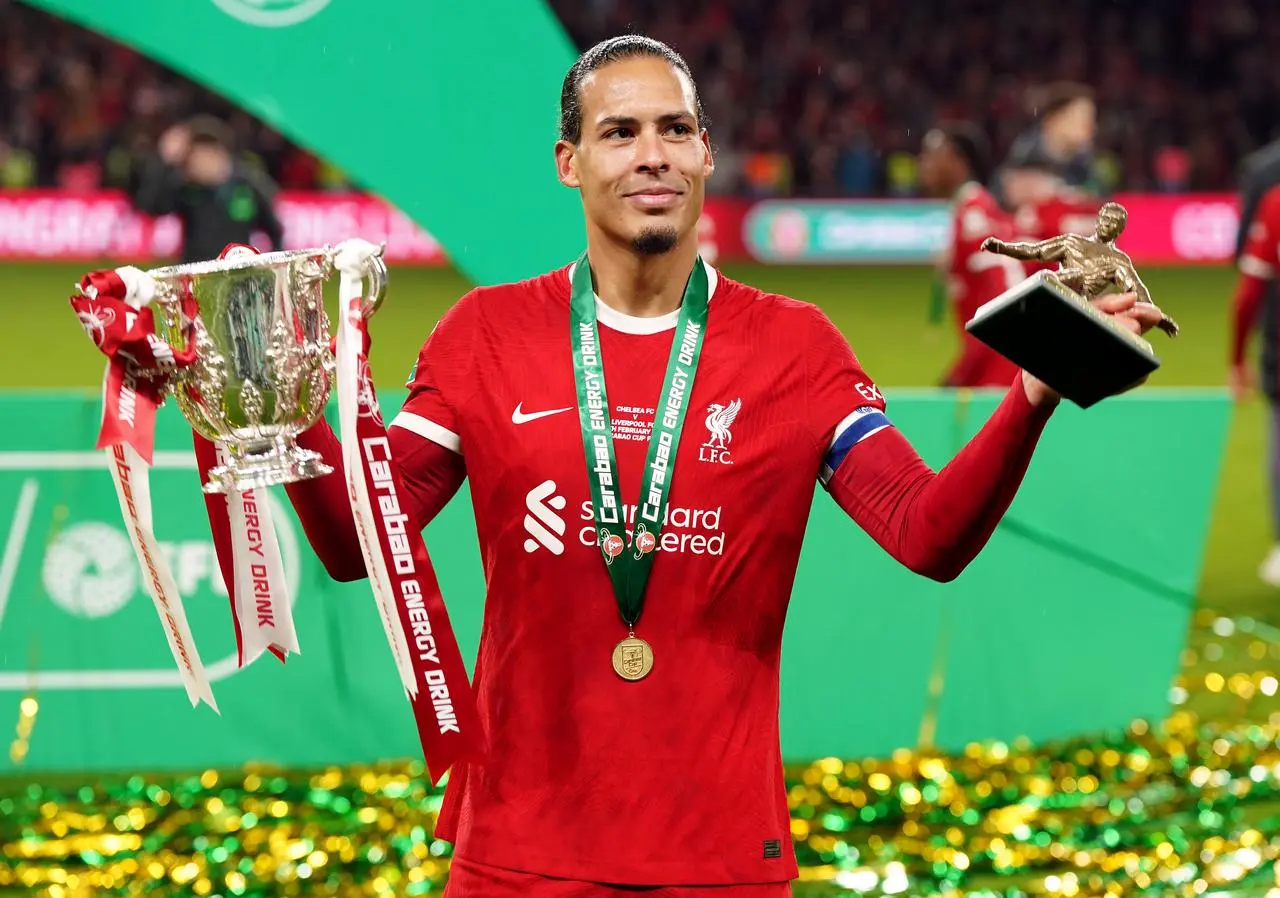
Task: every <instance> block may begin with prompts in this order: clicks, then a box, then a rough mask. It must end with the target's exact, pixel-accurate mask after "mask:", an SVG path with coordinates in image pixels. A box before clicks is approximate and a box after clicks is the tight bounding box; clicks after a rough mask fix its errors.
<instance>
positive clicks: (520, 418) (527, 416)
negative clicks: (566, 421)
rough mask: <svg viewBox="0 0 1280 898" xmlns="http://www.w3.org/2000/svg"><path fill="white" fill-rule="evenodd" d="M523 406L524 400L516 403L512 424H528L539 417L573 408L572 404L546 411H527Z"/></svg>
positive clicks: (512, 414)
mask: <svg viewBox="0 0 1280 898" xmlns="http://www.w3.org/2000/svg"><path fill="white" fill-rule="evenodd" d="M523 407H524V403H523V402H521V403H518V404H517V405H516V410H515V411H514V412H512V413H511V423H512V424H528V423H529V422H530V421H537V420H538V419H539V418H547V417H550V416H551V415H558V414H560V413H561V412H567V411H569V410H570V409H571V408H572V406H570V407H569V408H552V409H547V410H546V411H545V412H525V411H524V410H523Z"/></svg>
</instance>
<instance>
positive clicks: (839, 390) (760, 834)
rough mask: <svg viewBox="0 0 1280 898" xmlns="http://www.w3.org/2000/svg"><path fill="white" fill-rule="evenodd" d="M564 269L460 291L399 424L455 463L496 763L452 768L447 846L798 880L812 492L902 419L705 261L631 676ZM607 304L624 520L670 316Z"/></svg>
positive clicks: (837, 337) (441, 825) (793, 318)
mask: <svg viewBox="0 0 1280 898" xmlns="http://www.w3.org/2000/svg"><path fill="white" fill-rule="evenodd" d="M571 270H572V266H568V267H565V268H561V269H559V270H556V271H553V272H550V273H548V274H545V275H543V276H541V277H538V278H535V279H532V280H528V281H524V282H521V283H519V284H514V285H505V286H501V287H487V288H479V289H476V290H473V291H472V292H470V293H469V294H467V295H466V296H465V297H464V298H463V299H462V300H461V301H459V302H458V303H457V305H455V306H454V307H453V308H452V309H451V310H450V311H449V312H448V313H447V314H446V315H445V316H444V317H443V318H442V319H441V321H440V323H439V324H438V325H437V327H436V328H435V330H434V331H433V332H432V334H431V336H430V337H429V339H428V340H427V342H426V344H425V346H424V347H423V349H422V352H421V353H420V355H419V358H418V365H417V369H416V372H415V374H414V377H413V380H412V381H411V383H410V395H409V398H408V400H407V401H406V403H405V405H404V408H403V410H402V411H401V412H400V414H399V415H398V416H397V417H396V418H395V419H394V420H393V421H392V423H391V426H392V427H399V428H403V429H405V430H408V431H411V432H412V433H416V434H418V435H420V436H421V437H423V438H426V439H430V440H433V441H435V442H436V443H438V444H440V445H443V446H446V447H448V448H450V449H452V450H453V451H455V452H458V453H461V455H462V457H463V459H464V460H465V465H466V472H467V477H468V478H469V480H470V491H471V498H472V502H473V504H474V508H475V520H476V528H477V532H478V535H479V545H480V552H481V558H482V562H483V567H484V572H485V580H486V590H487V598H486V606H485V613H484V625H483V631H482V635H481V639H480V648H479V653H478V658H477V661H476V665H475V671H474V681H475V687H476V694H477V702H478V705H479V710H480V715H481V719H482V720H483V721H484V724H485V727H486V735H487V739H488V743H489V749H490V754H489V757H488V758H487V760H486V762H485V763H481V764H477V763H469V764H463V765H459V766H458V767H456V768H455V769H454V770H453V771H452V772H451V775H450V779H449V783H448V786H447V788H446V794H445V799H444V805H443V807H442V809H441V812H440V817H439V822H438V828H437V835H438V836H439V837H440V838H443V839H446V840H448V841H450V842H453V843H454V845H455V851H456V854H457V856H459V857H463V858H466V859H468V860H469V861H472V862H476V863H481V864H487V865H491V866H495V867H504V868H508V869H514V870H522V871H529V872H533V873H538V874H542V875H546V876H553V877H562V878H566V879H574V880H587V881H596V882H622V883H636V884H686V885H697V884H721V883H748V882H780V881H785V880H789V879H792V878H794V877H795V876H796V875H797V867H796V861H795V855H794V851H793V847H792V841H791V829H790V814H789V811H788V806H787V797H786V794H785V790H784V784H783V776H782V760H781V750H780V743H779V726H778V703H779V689H780V683H779V658H780V653H781V647H782V633H783V622H784V618H785V613H786V610H787V604H788V601H789V598H790V595H791V589H792V584H793V580H794V576H795V572H796V564H797V561H798V558H799V553H800V546H801V541H802V538H803V535H804V531H805V526H806V523H807V521H808V518H809V512H810V506H811V502H812V499H813V494H814V488H815V485H816V484H818V483H825V482H826V481H827V479H828V478H829V477H830V476H831V472H832V469H834V468H836V467H838V466H839V462H840V461H841V460H842V459H843V457H844V456H845V454H846V453H847V452H848V451H849V449H850V448H851V447H852V446H853V445H854V444H856V443H857V442H859V441H860V440H862V439H865V438H867V437H869V436H871V435H872V434H874V433H876V432H878V431H880V430H883V429H885V428H888V427H890V426H891V425H890V423H889V421H888V419H887V418H886V417H885V414H884V399H883V397H882V396H881V393H880V391H879V390H878V389H877V387H876V385H875V384H874V383H873V382H872V381H871V379H870V378H869V377H868V376H867V375H866V374H865V373H864V372H863V370H862V368H861V367H860V366H859V363H858V361H857V359H856V358H855V356H854V353H853V351H852V350H851V348H850V346H849V344H848V342H847V341H846V340H845V338H844V337H843V336H842V335H841V334H840V332H839V331H837V329H836V328H835V327H834V326H833V325H832V324H831V322H830V321H829V320H828V318H827V317H826V316H825V315H824V314H823V313H822V312H821V311H820V310H818V309H817V308H816V307H814V306H812V305H809V304H807V303H802V302H798V301H795V300H792V299H788V298H785V297H780V296H776V295H772V294H766V293H763V292H761V291H759V290H756V289H754V288H752V287H749V286H746V285H743V284H740V283H737V282H735V281H732V280H730V279H728V278H726V277H724V276H723V275H720V274H718V273H717V272H716V271H715V270H714V269H709V272H708V274H709V277H710V279H711V288H712V299H711V303H710V311H709V319H708V325H707V331H706V336H705V342H704V345H703V351H702V359H701V363H700V365H699V367H698V369H697V373H696V376H695V380H694V383H693V387H692V392H691V393H690V396H689V401H690V406H689V412H688V415H687V418H686V420H685V425H684V431H683V433H682V435H681V437H680V443H679V446H678V449H677V452H676V461H675V468H674V474H673V481H672V485H671V493H670V504H669V508H668V513H667V519H666V523H665V525H664V526H663V528H662V530H661V533H660V535H659V537H658V548H657V554H656V555H655V560H654V563H653V567H652V573H651V577H650V581H649V585H648V589H647V591H646V598H645V604H644V611H643V614H642V616H641V617H640V620H639V622H638V624H637V626H636V635H637V636H639V637H641V638H643V639H645V640H647V641H648V642H649V643H650V645H651V646H652V647H653V651H654V666H653V669H652V671H651V673H650V674H649V675H648V676H647V677H646V678H644V679H642V680H639V681H637V682H628V681H624V680H623V679H621V678H620V677H619V676H618V675H617V674H616V673H615V672H614V670H613V667H612V664H611V657H612V653H613V649H614V646H615V644H616V643H617V642H618V641H619V640H621V639H623V638H624V637H626V636H627V628H626V627H625V625H624V624H623V622H622V619H621V616H620V614H619V611H618V607H617V604H616V600H615V597H614V593H613V589H612V584H611V582H610V579H609V575H608V573H607V572H606V567H605V563H604V560H603V558H602V555H601V552H600V551H599V549H597V548H596V547H595V544H594V543H595V538H596V537H595V529H594V525H593V520H592V508H591V491H590V486H589V483H588V476H587V475H588V470H587V462H586V460H585V458H584V452H583V443H582V436H581V431H580V430H579V426H580V425H579V417H578V412H577V398H576V394H575V388H574V375H573V372H574V366H573V358H572V346H571V340H570V315H569V295H570V278H571ZM597 309H598V314H599V331H600V348H601V353H602V355H603V366H604V371H605V392H606V395H607V397H608V402H609V411H610V414H611V418H612V422H613V424H612V427H613V438H614V445H615V451H616V457H617V464H618V470H619V481H620V483H619V485H620V490H621V495H622V498H623V501H624V502H625V503H626V509H625V513H626V516H627V519H628V521H629V522H630V521H634V512H635V507H636V504H637V502H638V501H639V498H640V497H639V495H638V491H639V488H640V481H641V475H642V469H643V465H644V461H645V453H646V450H647V447H648V438H649V433H650V430H651V429H652V426H653V416H654V410H655V406H656V405H657V404H658V397H659V392H660V390H661V387H662V380H663V375H664V372H665V369H666V364H667V355H668V352H669V350H670V348H671V343H672V338H673V335H674V333H675V325H676V321H677V314H676V313H672V314H670V315H666V316H663V317H660V318H633V317H629V316H626V315H623V314H620V313H618V312H616V311H614V310H612V309H611V308H609V307H607V306H605V305H604V304H603V303H601V302H600V301H599V300H598V299H597ZM405 464H406V465H408V466H410V467H411V466H412V464H413V461H412V458H411V457H410V458H407V459H406V462H405Z"/></svg>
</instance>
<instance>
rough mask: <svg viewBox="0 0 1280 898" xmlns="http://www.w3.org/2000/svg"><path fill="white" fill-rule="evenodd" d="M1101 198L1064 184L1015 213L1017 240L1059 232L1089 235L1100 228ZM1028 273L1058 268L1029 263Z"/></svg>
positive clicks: (1039, 238) (1045, 237)
mask: <svg viewBox="0 0 1280 898" xmlns="http://www.w3.org/2000/svg"><path fill="white" fill-rule="evenodd" d="M1100 208H1102V200H1100V199H1098V198H1097V197H1096V196H1092V195H1090V194H1088V193H1085V192H1083V191H1080V190H1074V189H1072V188H1070V187H1064V188H1062V189H1061V190H1059V191H1057V192H1056V193H1054V194H1052V195H1050V196H1048V197H1046V198H1045V199H1042V200H1040V201H1038V202H1035V203H1030V204H1028V205H1026V206H1023V207H1022V208H1020V209H1018V211H1017V212H1016V213H1015V215H1014V222H1015V224H1016V226H1017V239H1018V240H1047V239H1048V238H1050V237H1057V236H1058V235H1059V234H1083V235H1084V236H1086V237H1087V236H1089V235H1090V234H1092V233H1093V232H1094V231H1095V230H1096V229H1097V227H1098V210H1099V209H1100ZM1024 265H1025V267H1026V271H1027V273H1028V274H1035V273H1036V272H1037V271H1040V270H1042V269H1056V268H1057V267H1058V263H1056V262H1026V263H1024Z"/></svg>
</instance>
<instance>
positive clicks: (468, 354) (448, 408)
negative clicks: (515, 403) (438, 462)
mask: <svg viewBox="0 0 1280 898" xmlns="http://www.w3.org/2000/svg"><path fill="white" fill-rule="evenodd" d="M474 306H475V300H474V293H472V294H468V295H467V296H464V297H463V298H462V299H461V300H459V301H458V303H457V304H455V305H454V306H453V308H451V309H450V310H449V311H448V312H446V313H445V314H444V316H443V317H442V318H441V319H440V320H439V321H438V322H436V326H435V327H434V328H433V329H432V331H431V334H430V336H428V337H427V341H426V343H424V344H423V346H422V349H421V351H420V352H419V353H418V358H417V361H416V362H415V363H414V366H413V369H412V370H411V371H410V372H409V379H408V383H407V384H406V386H407V387H408V388H409V396H408V398H407V399H405V402H404V405H403V406H401V409H400V412H399V414H397V415H396V416H395V418H393V419H392V420H391V425H390V426H391V427H397V428H400V429H401V430H406V431H408V432H410V433H412V434H415V435H417V436H418V437H420V438H423V439H427V440H430V441H432V442H433V443H437V444H438V445H441V446H443V447H445V448H446V449H449V450H451V451H453V452H456V453H458V454H459V455H461V454H463V445H462V435H461V434H462V427H461V423H460V421H459V411H458V410H459V409H461V408H463V407H464V406H465V405H466V402H467V400H468V399H469V398H470V394H471V391H472V390H473V389H474V387H473V386H472V385H473V384H474V383H475V378H473V377H472V370H471V368H472V365H473V360H474V357H475V353H474V351H473V349H472V347H473V346H474V343H475V337H476V327H475V323H474V322H475V309H474Z"/></svg>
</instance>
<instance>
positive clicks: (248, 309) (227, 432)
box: [147, 246, 387, 493]
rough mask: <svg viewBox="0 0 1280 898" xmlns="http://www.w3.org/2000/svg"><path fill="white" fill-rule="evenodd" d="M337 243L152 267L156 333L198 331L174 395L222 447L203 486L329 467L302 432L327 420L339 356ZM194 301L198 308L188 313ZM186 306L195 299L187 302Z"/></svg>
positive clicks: (378, 281) (374, 292) (372, 271)
mask: <svg viewBox="0 0 1280 898" xmlns="http://www.w3.org/2000/svg"><path fill="white" fill-rule="evenodd" d="M333 271H334V250H333V248H331V247H327V246H326V247H323V248H313V249H299V250H285V251H280V252H272V253H257V252H254V251H253V250H250V249H247V248H246V249H243V250H232V251H231V252H229V253H228V254H227V255H226V257H224V258H221V259H215V260H210V261H206V262H193V263H188V264H183V265H173V266H168V267H165V268H155V269H151V270H150V271H148V272H147V274H148V275H150V277H151V278H152V279H153V280H154V281H155V283H156V290H155V295H154V297H153V299H152V302H151V307H152V309H153V312H154V315H155V322H156V334H157V336H159V337H160V338H161V339H162V340H164V341H166V342H167V343H169V344H170V345H173V346H180V345H184V344H186V343H187V342H188V337H190V338H192V340H193V343H194V347H195V350H196V359H195V361H194V362H193V363H192V364H190V365H188V366H186V367H183V368H181V369H179V370H178V372H177V374H176V376H175V377H174V378H173V381H172V383H171V391H172V392H171V395H172V396H173V398H174V399H175V401H176V402H177V404H178V408H179V409H180V410H181V412H182V415H183V417H185V418H186V419H187V422H188V423H189V424H190V425H191V426H192V428H193V429H195V431H196V432H197V433H199V434H200V435H201V436H203V437H205V438H206V439H209V440H211V441H213V442H214V443H215V444H221V445H222V446H223V447H225V450H226V451H225V453H224V454H223V463H222V464H220V465H218V466H217V467H214V468H213V469H211V470H210V471H209V472H208V483H206V484H205V486H204V491H205V492H206V493H228V492H243V491H246V490H250V489H259V488H263V487H267V486H273V485H277V484H284V483H292V482H296V481H299V480H306V479H310V478H313V477H321V476H323V475H325V474H329V473H331V472H332V470H333V469H332V468H331V467H329V466H328V465H326V464H324V462H323V461H322V460H321V457H320V455H319V454H318V453H315V452H312V451H310V450H306V449H303V448H302V447H300V446H299V445H298V444H297V442H296V440H297V437H298V435H299V434H301V433H302V432H303V431H305V430H307V429H308V428H309V427H311V426H312V425H314V424H315V423H316V422H317V421H319V420H320V417H321V416H322V415H323V414H324V410H325V406H326V405H327V403H328V401H329V396H330V392H331V390H332V387H333V378H334V371H335V367H336V363H335V359H334V354H333V343H332V339H331V338H332V333H331V327H330V323H329V316H328V314H327V313H326V312H325V308H324V285H325V282H326V281H327V280H328V278H329V277H330V276H331V275H332V273H333ZM366 281H367V283H368V289H367V290H366V292H365V297H366V298H365V302H364V310H363V311H364V315H365V317H366V318H367V317H369V316H371V315H372V314H373V313H374V312H375V311H376V310H377V308H378V306H380V305H381V303H382V299H383V296H384V294H385V292H386V283H387V269H386V263H385V262H384V261H383V259H382V258H381V256H377V257H374V258H373V259H371V260H370V264H369V267H368V270H367V272H366ZM184 300H194V306H195V308H196V310H197V311H196V314H195V317H194V320H193V319H190V318H189V317H188V316H187V315H184V313H183V305H184ZM186 306H187V308H188V309H190V307H191V303H186Z"/></svg>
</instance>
